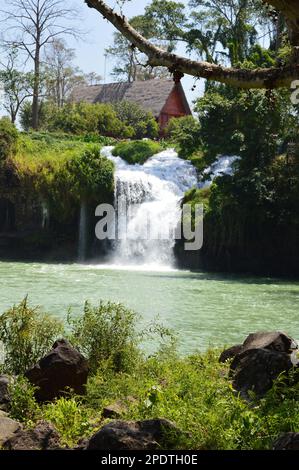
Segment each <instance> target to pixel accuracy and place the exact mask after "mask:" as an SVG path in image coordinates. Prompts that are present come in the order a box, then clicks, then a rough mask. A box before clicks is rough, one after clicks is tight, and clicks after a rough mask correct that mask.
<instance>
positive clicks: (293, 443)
mask: <svg viewBox="0 0 299 470" xmlns="http://www.w3.org/2000/svg"><path fill="white" fill-rule="evenodd" d="M273 450H299V433H298V432H287V433H286V434H282V435H281V436H280V437H279V438H278V439H277V440H276V441H275V442H274V446H273Z"/></svg>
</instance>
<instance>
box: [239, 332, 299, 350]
mask: <svg viewBox="0 0 299 470" xmlns="http://www.w3.org/2000/svg"><path fill="white" fill-rule="evenodd" d="M243 349H244V351H246V350H248V349H269V350H270V351H277V352H282V353H288V354H291V352H292V351H294V350H295V349H298V344H297V342H296V341H295V340H293V339H292V338H291V337H290V336H288V335H287V334H285V333H282V332H281V331H273V332H268V333H267V332H258V333H251V334H250V335H249V336H247V338H246V339H245V341H244V343H243Z"/></svg>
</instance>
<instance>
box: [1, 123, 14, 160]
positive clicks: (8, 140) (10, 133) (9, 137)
mask: <svg viewBox="0 0 299 470" xmlns="http://www.w3.org/2000/svg"><path fill="white" fill-rule="evenodd" d="M17 141H18V131H17V129H16V128H15V126H14V125H13V124H12V123H11V122H10V120H9V119H8V118H6V117H4V118H1V119H0V162H1V161H3V160H6V159H7V158H8V157H10V156H12V155H13V154H14V153H15V152H16V149H17Z"/></svg>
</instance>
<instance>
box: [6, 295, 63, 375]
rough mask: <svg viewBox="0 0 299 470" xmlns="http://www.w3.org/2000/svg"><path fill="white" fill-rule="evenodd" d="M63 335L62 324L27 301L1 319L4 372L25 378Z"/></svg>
mask: <svg viewBox="0 0 299 470" xmlns="http://www.w3.org/2000/svg"><path fill="white" fill-rule="evenodd" d="M62 332H63V325H62V323H61V322H60V321H59V320H57V319H56V318H55V317H53V316H51V315H48V314H46V313H44V312H43V311H42V310H41V309H40V308H39V307H31V306H30V305H29V304H28V300H27V297H25V299H24V300H22V302H20V303H19V304H18V305H14V306H13V307H12V308H10V309H8V310H7V311H6V312H4V313H3V314H2V315H1V316H0V341H1V342H2V343H3V346H4V351H5V356H4V364H3V367H2V369H3V370H4V372H7V373H11V374H16V375H18V374H23V373H24V372H25V371H26V370H28V369H29V368H30V367H32V366H33V365H34V364H35V363H36V362H37V361H38V360H39V359H40V358H42V357H43V356H44V355H45V354H46V353H48V352H49V350H50V349H51V346H52V345H53V343H54V342H55V340H56V339H57V338H58V336H59V335H60V334H61V333H62Z"/></svg>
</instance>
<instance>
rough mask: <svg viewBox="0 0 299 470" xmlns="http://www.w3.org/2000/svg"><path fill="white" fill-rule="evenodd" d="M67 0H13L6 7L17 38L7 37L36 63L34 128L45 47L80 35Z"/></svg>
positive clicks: (4, 12) (5, 13)
mask: <svg viewBox="0 0 299 470" xmlns="http://www.w3.org/2000/svg"><path fill="white" fill-rule="evenodd" d="M65 3H66V2H65V1H64V0H10V2H9V5H8V6H7V8H5V9H4V10H2V15H3V22H5V24H8V28H7V29H6V33H7V32H8V31H10V33H11V34H13V36H14V39H13V41H10V40H9V39H6V43H13V44H14V45H15V47H17V48H19V49H20V50H23V51H24V52H25V53H26V54H27V56H28V57H29V58H30V59H32V60H33V63H34V84H33V101H32V127H33V129H37V128H38V112H39V96H40V87H41V57H42V52H43V49H44V47H45V46H46V45H47V44H49V43H51V42H53V40H54V39H57V38H58V37H61V36H62V35H66V34H68V35H73V36H74V35H78V34H79V31H78V30H74V28H72V27H71V21H73V20H74V18H75V17H76V14H75V11H74V9H72V8H68V7H67V6H66V5H65Z"/></svg>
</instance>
